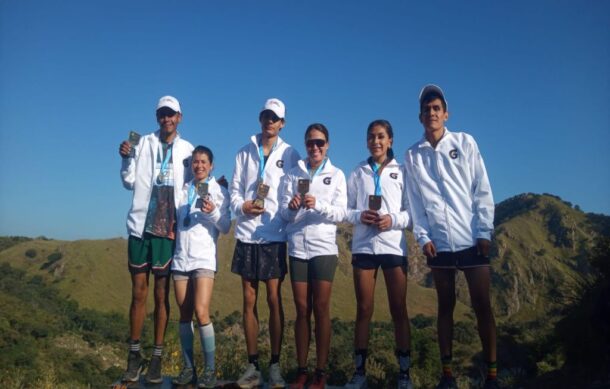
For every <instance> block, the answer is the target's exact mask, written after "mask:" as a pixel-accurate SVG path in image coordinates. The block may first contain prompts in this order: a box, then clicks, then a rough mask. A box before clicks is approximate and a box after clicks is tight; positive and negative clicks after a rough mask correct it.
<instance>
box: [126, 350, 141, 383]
mask: <svg viewBox="0 0 610 389" xmlns="http://www.w3.org/2000/svg"><path fill="white" fill-rule="evenodd" d="M143 361H144V358H142V354H141V353H140V352H139V351H130V352H129V354H128V355H127V370H125V373H123V378H121V381H123V382H137V381H138V380H139V379H140V373H142V367H143V366H142V362H143Z"/></svg>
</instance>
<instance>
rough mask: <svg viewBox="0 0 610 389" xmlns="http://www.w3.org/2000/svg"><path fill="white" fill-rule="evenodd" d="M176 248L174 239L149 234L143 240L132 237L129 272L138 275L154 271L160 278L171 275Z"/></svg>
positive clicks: (128, 247)
mask: <svg viewBox="0 0 610 389" xmlns="http://www.w3.org/2000/svg"><path fill="white" fill-rule="evenodd" d="M175 247H176V242H175V241H174V240H173V239H168V238H161V237H158V236H154V235H151V234H148V233H145V234H144V237H142V238H137V237H135V236H132V235H130V236H129V240H128V242H127V254H128V259H129V260H128V264H129V272H130V273H131V274H137V273H145V272H148V271H152V273H153V274H154V275H158V276H167V275H169V272H170V267H171V266H170V264H171V262H172V256H173V255H174V248H175Z"/></svg>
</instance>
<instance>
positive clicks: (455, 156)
mask: <svg viewBox="0 0 610 389" xmlns="http://www.w3.org/2000/svg"><path fill="white" fill-rule="evenodd" d="M449 156H450V157H451V159H456V158H457V157H458V151H457V149H453V150H451V151H450V152H449Z"/></svg>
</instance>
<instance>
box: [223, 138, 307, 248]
mask: <svg viewBox="0 0 610 389" xmlns="http://www.w3.org/2000/svg"><path fill="white" fill-rule="evenodd" d="M259 139H260V134H259V135H253V136H252V137H251V139H250V140H251V142H250V143H248V144H247V145H245V146H244V147H242V148H241V149H240V150H239V151H238V152H237V156H236V157H235V170H233V179H232V181H231V188H230V192H231V211H232V212H233V214H234V215H235V217H236V223H235V238H236V239H238V240H240V241H242V242H244V243H270V242H285V241H286V221H285V220H283V219H282V218H281V217H280V215H279V214H278V213H277V212H278V205H279V195H278V189H279V186H280V180H281V179H282V177H283V176H284V174H286V172H287V171H288V170H290V169H292V168H293V167H294V166H295V165H296V164H297V161H298V160H299V153H298V152H297V151H296V150H295V149H294V148H293V147H292V146H290V145H289V144H288V143H286V142H284V141H283V140H282V139H281V138H280V137H278V139H277V144H276V147H275V150H273V151H272V152H271V154H270V155H269V158H268V160H267V163H266V164H265V170H264V179H263V180H264V183H265V184H266V185H269V193H268V194H267V197H266V198H265V212H264V213H263V214H262V215H259V216H250V215H245V214H244V213H243V212H242V209H241V207H242V205H243V204H244V202H245V201H246V200H254V199H255V198H256V189H257V186H258V178H259V166H260V165H259V163H260V161H259V160H260V157H259V154H258V142H259Z"/></svg>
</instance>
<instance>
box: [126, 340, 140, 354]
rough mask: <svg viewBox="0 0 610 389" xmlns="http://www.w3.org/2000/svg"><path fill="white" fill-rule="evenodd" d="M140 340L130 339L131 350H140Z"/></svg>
mask: <svg viewBox="0 0 610 389" xmlns="http://www.w3.org/2000/svg"><path fill="white" fill-rule="evenodd" d="M140 347H141V346H140V340H130V341H129V352H132V353H137V352H140Z"/></svg>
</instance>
